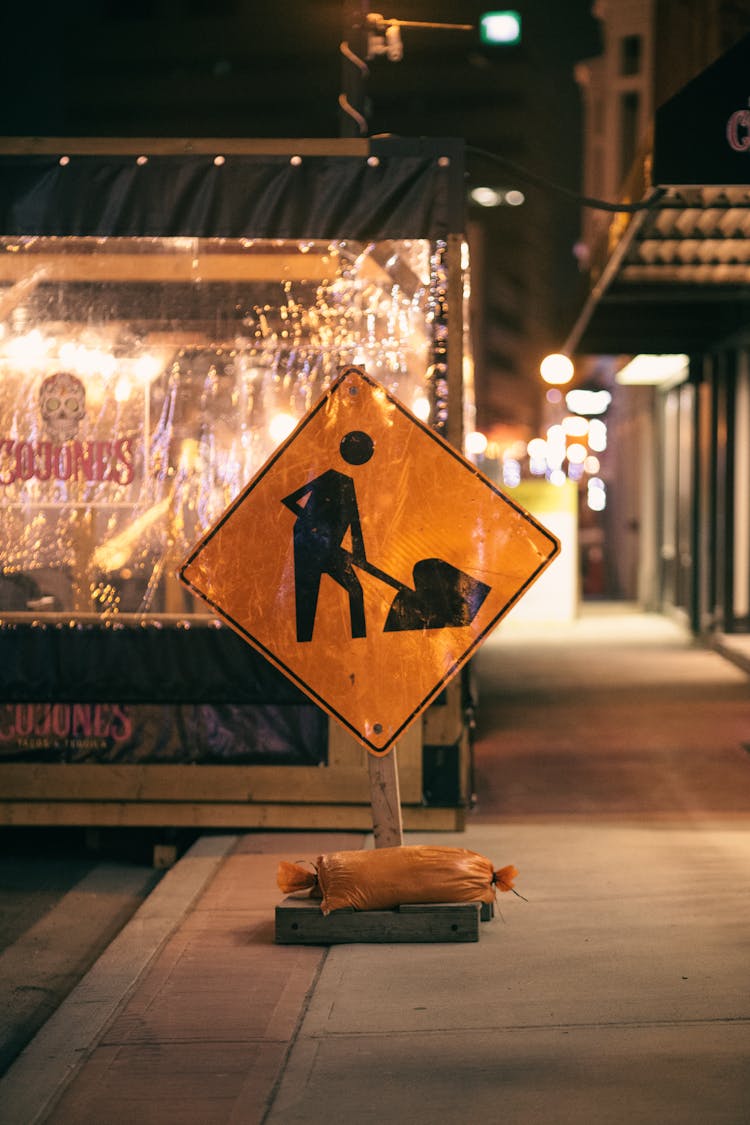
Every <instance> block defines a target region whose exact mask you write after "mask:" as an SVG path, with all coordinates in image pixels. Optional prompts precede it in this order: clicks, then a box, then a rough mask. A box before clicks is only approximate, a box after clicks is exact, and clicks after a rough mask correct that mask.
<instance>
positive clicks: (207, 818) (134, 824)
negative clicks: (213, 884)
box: [0, 800, 466, 832]
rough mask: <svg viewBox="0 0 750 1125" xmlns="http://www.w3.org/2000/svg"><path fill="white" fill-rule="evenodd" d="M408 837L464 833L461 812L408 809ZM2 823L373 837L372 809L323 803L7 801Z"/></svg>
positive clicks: (0, 811) (0, 807)
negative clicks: (346, 833) (258, 830)
mask: <svg viewBox="0 0 750 1125" xmlns="http://www.w3.org/2000/svg"><path fill="white" fill-rule="evenodd" d="M402 814H403V821H404V829H405V831H407V832H463V831H464V829H465V827H466V812H465V810H464V809H461V808H425V807H424V806H414V807H412V806H409V805H407V806H404V807H403V809H402ZM0 824H14V825H32V824H34V825H42V824H47V825H80V826H86V825H96V826H98V827H101V828H105V827H112V826H118V827H128V828H147V827H150V828H165V827H174V828H184V827H189V828H226V829H229V828H231V829H235V828H243V829H250V828H266V829H271V828H283V829H295V830H300V831H303V832H316V831H318V830H321V829H325V830H327V831H339V830H342V829H346V830H351V831H357V832H369V831H371V830H372V810H371V808H370V806H369V805H367V804H361V805H333V804H320V803H305V804H302V803H290V804H279V803H268V804H262V803H258V804H235V803H232V802H229V801H227V802H217V801H205V802H199V801H195V802H188V801H97V800H91V801H80V800H59V801H52V800H48V801H7V800H0Z"/></svg>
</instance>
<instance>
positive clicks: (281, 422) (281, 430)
mask: <svg viewBox="0 0 750 1125" xmlns="http://www.w3.org/2000/svg"><path fill="white" fill-rule="evenodd" d="M296 425H297V419H296V418H295V417H294V415H293V414H286V413H284V412H283V411H281V412H280V413H278V414H274V416H273V418H272V419H271V421H270V422H269V423H268V433H269V436H270V438H271V440H272V441H274V442H276V444H277V445H278V444H279V443H280V442H282V441H283V440H284V438H285V437H289V435H290V433H291V432H292V430H293V429H294V427H295V426H296Z"/></svg>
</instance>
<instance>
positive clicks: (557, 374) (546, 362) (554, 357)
mask: <svg viewBox="0 0 750 1125" xmlns="http://www.w3.org/2000/svg"><path fill="white" fill-rule="evenodd" d="M539 371H540V374H541V376H542V378H543V379H544V381H545V383H549V384H550V385H551V386H553V387H562V386H564V385H565V384H566V383H569V382H570V380H571V379H572V378H573V372H574V367H573V362H572V360H571V359H570V357H569V356H567V355H562V354H561V353H560V352H553V353H552V354H551V355H546V356H545V357H544V359H543V360H542V362H541V363H540V364H539Z"/></svg>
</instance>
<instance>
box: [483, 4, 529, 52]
mask: <svg viewBox="0 0 750 1125" xmlns="http://www.w3.org/2000/svg"><path fill="white" fill-rule="evenodd" d="M479 38H480V41H481V42H482V43H483V44H484V45H485V46H486V47H516V46H518V44H519V43H520V42H521V16H520V13H519V12H515V11H513V10H512V9H506V10H505V11H500V12H482V15H481V16H480V17H479Z"/></svg>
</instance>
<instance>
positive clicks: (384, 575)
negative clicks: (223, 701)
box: [179, 367, 560, 756]
mask: <svg viewBox="0 0 750 1125" xmlns="http://www.w3.org/2000/svg"><path fill="white" fill-rule="evenodd" d="M559 546H560V545H559V543H558V541H557V539H556V538H555V537H554V536H553V535H551V534H550V532H549V531H546V530H545V528H543V527H542V526H541V525H540V524H539V523H538V522H537V521H536V520H535V519H534V518H533V517H532V516H531V515H529V513H528V512H526V511H524V509H523V508H521V507H520V506H519V505H518V504H515V503H514V502H513V501H512V500H511V499H509V498H508V497H507V496H506V495H505V494H504V493H502V492H500V491H499V489H497V488H496V487H495V486H494V485H493V484H492V483H491V482H490V481H489V480H487V479H486V478H485V477H484V476H482V474H481V473H479V472H478V470H477V469H476V468H475V466H474V465H472V464H471V462H469V461H467V460H466V459H465V458H464V457H462V456H461V455H460V454H459V453H458V452H457V451H456V450H455V449H454V448H453V447H452V446H450V445H448V444H447V442H445V441H443V439H442V438H440V437H439V436H438V435H437V434H436V433H435V432H434V431H433V430H431V429H429V428H428V427H427V426H425V425H423V423H422V422H420V421H419V419H418V418H416V417H415V416H414V415H413V414H412V413H411V412H410V411H409V410H407V409H406V407H404V405H403V404H402V403H401V402H399V401H398V399H396V398H394V397H393V396H392V395H390V394H389V393H388V392H387V391H386V390H385V388H384V387H383V386H381V385H380V384H379V383H377V382H376V381H375V380H374V379H372V378H370V376H368V375H367V374H366V373H365V372H364V371H363V370H362V369H361V368H358V367H347V368H344V369H343V371H342V372H341V374H340V375H339V377H338V378H337V380H336V381H335V382H334V383H333V384H332V386H331V387H330V388H329V390H328V391H327V392H326V393H325V394H324V395H323V397H322V398H321V399H320V401H319V402H318V403H317V404H316V405H315V406H313V407H312V409H311V410H310V412H309V413H308V414H307V415H306V416H305V417H304V418H303V419H302V421H301V422H300V423H299V425H298V426H297V428H296V430H294V432H293V433H292V434H291V435H290V436H289V437H288V438H287V439H286V441H284V442H283V443H282V445H281V446H280V447H279V448H278V449H277V450H276V452H275V453H274V454H273V456H272V457H271V458H270V459H269V460H268V462H267V463H266V464H265V465H264V467H263V468H262V469H261V470H260V471H259V472H258V474H257V476H255V477H254V478H253V480H251V481H250V483H249V484H248V485H247V486H246V488H245V489H244V490H243V491H242V492H241V493H240V494H239V496H238V497H237V498H236V499H235V500H234V501H233V503H232V504H231V505H230V506H229V507H228V508H227V510H226V511H225V512H224V514H223V515H222V516H221V517H220V519H219V520H218V521H217V522H216V524H215V525H214V526H213V527H212V528H211V529H210V530H209V531H208V532H207V533H206V534H205V535H204V536H203V538H202V539H201V540H200V542H199V543H198V544H197V545H196V546H195V548H194V549H193V551H192V552H191V554H190V556H189V557H188V559H187V560H186V561H185V563H184V564H183V566H182V567H181V569H180V572H179V574H180V578H181V579H182V581H183V582H184V583H185V585H186V586H187V587H188V588H189V589H190V590H191V591H192V592H193V593H194V594H196V595H197V596H198V597H199V598H201V599H203V601H205V602H206V603H207V604H208V605H209V606H210V607H211V609H212V610H213V611H214V612H215V613H217V614H218V615H219V617H221V618H222V619H223V620H224V621H226V622H227V623H228V624H229V625H231V627H232V628H233V629H235V630H236V631H237V632H238V633H239V634H240V635H241V636H242V637H244V638H245V640H246V641H248V642H249V643H250V644H251V645H253V646H254V647H255V648H256V649H257V650H258V651H259V652H261V653H262V654H263V655H264V656H265V657H267V659H268V660H270V661H271V663H272V664H274V665H275V666H276V667H277V668H278V669H280V671H282V672H283V673H284V674H285V675H286V676H287V677H288V678H289V679H290V680H292V681H293V682H294V683H295V684H296V685H297V686H298V687H299V688H301V689H302V691H304V692H306V693H307V695H309V696H310V698H311V699H312V700H314V701H315V703H317V704H318V705H319V706H320V707H322V708H323V709H324V710H325V711H327V712H328V714H329V715H331V716H332V717H333V718H334V719H336V720H337V721H338V722H339V723H341V724H342V725H343V726H344V727H346V728H347V729H348V730H349V731H350V732H351V733H352V734H353V735H355V736H356V737H357V738H358V739H359V740H360V741H361V742H362V743H364V745H365V746H366V747H367V749H368V750H369V751H370V752H371V753H372V754H375V755H377V756H380V755H383V754H386V753H388V751H389V750H390V748H391V747H392V745H393V744H394V742H395V741H396V739H398V738H399V736H400V735H401V734H402V733H403V732H404V730H405V729H406V728H407V727H408V726H409V725H410V724H411V723H412V722H413V721H414V720H415V719H416V718H417V717H418V716H419V715H420V714H421V713H422V712H423V711H424V710H425V709H426V708H427V706H428V705H429V704H430V703H431V702H432V700H434V699H435V697H436V696H437V695H438V694H439V693H440V692H441V691H442V690H443V688H444V687H445V686H446V684H447V683H448V682H449V680H451V679H452V678H453V676H455V675H456V673H457V672H458V671H459V670H460V669H461V668H462V667H463V665H464V664H466V662H467V661H468V660H469V658H470V657H471V656H472V654H474V653H475V652H476V651H477V649H478V647H479V646H480V645H481V644H482V642H483V641H484V640H486V638H487V636H488V635H489V633H490V631H491V630H492V629H493V628H494V627H495V625H497V623H498V621H500V619H501V618H502V617H503V616H504V614H506V613H507V612H508V610H509V609H510V608H511V607H512V606H513V605H514V604H515V602H516V601H518V599H519V598H520V597H521V596H522V595H523V594H524V592H525V591H526V590H528V588H529V586H530V585H531V584H532V582H534V580H535V579H536V578H538V577H539V575H540V574H541V573H542V571H543V570H544V569H545V567H547V566H548V565H549V563H550V562H551V561H552V559H553V558H554V557H555V555H556V554H557V553H558V551H559Z"/></svg>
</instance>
